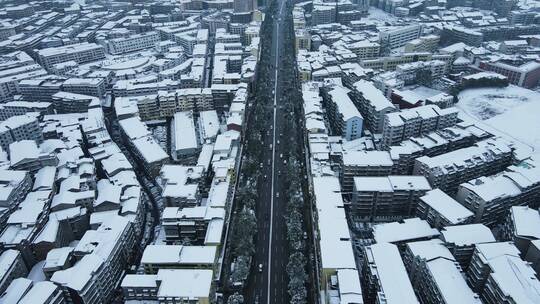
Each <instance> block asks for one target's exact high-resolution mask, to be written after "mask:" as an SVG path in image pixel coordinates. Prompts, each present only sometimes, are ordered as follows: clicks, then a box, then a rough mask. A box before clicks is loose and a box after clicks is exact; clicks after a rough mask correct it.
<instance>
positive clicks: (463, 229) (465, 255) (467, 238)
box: [440, 224, 495, 270]
mask: <svg viewBox="0 0 540 304" xmlns="http://www.w3.org/2000/svg"><path fill="white" fill-rule="evenodd" d="M440 238H441V240H443V242H444V245H445V246H446V247H447V248H448V250H450V252H451V253H452V255H453V256H454V258H455V259H456V261H457V262H458V263H459V265H460V266H461V268H462V269H465V270H466V269H467V268H468V267H469V263H470V260H471V257H472V255H473V252H474V248H475V247H476V246H477V245H478V244H483V243H491V242H495V237H494V236H493V233H492V232H491V230H489V228H488V227H486V226H484V225H482V224H466V225H456V226H448V227H444V228H443V229H442V230H441V237H440Z"/></svg>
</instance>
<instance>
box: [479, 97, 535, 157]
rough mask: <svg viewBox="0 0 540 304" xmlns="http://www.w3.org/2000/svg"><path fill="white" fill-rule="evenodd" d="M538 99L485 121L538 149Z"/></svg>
mask: <svg viewBox="0 0 540 304" xmlns="http://www.w3.org/2000/svg"><path fill="white" fill-rule="evenodd" d="M539 114H540V99H537V100H536V101H533V102H530V103H527V104H524V105H522V106H519V107H516V108H514V109H511V110H509V111H507V112H506V113H504V114H501V115H498V116H495V117H492V118H490V119H488V120H486V121H485V122H486V123H487V124H489V125H490V126H492V127H494V128H496V129H498V130H504V132H505V133H507V134H508V135H510V136H512V137H514V138H516V139H518V140H520V141H522V142H524V143H527V144H529V145H531V146H533V147H535V150H540V118H539Z"/></svg>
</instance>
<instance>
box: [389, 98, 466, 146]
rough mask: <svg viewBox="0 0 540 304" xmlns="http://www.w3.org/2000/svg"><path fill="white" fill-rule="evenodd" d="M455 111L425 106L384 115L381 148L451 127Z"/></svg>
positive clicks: (453, 123) (456, 112)
mask: <svg viewBox="0 0 540 304" xmlns="http://www.w3.org/2000/svg"><path fill="white" fill-rule="evenodd" d="M457 114H458V111H457V110H456V109H441V108H439V107H438V106H436V105H425V106H421V107H417V108H413V109H407V110H402V111H399V112H392V113H387V114H385V115H384V122H383V130H382V139H381V148H382V149H388V147H390V146H394V145H397V144H399V143H400V142H402V141H404V140H406V139H409V138H411V137H414V136H420V135H425V134H427V133H429V132H433V131H436V130H441V129H444V128H448V127H451V126H453V125H455V124H456V122H457Z"/></svg>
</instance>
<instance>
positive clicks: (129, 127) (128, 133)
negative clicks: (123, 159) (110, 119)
mask: <svg viewBox="0 0 540 304" xmlns="http://www.w3.org/2000/svg"><path fill="white" fill-rule="evenodd" d="M119 124H120V128H121V131H122V134H123V135H124V140H125V141H126V142H127V144H128V145H130V146H131V147H132V148H133V151H134V152H135V156H136V157H137V158H138V159H139V161H141V163H142V164H143V168H144V170H145V171H146V172H147V173H148V174H149V175H151V176H157V175H159V172H160V170H161V167H162V166H163V165H164V164H166V163H167V162H168V161H169V155H168V154H167V153H166V152H165V151H163V149H162V148H161V147H160V145H159V144H158V143H157V141H156V140H155V139H154V137H153V136H152V134H151V132H150V131H149V130H148V128H147V127H146V124H145V123H143V122H142V121H141V120H140V118H139V117H131V118H127V119H123V120H120V121H119Z"/></svg>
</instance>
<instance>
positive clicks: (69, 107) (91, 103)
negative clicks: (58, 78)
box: [52, 92, 101, 114]
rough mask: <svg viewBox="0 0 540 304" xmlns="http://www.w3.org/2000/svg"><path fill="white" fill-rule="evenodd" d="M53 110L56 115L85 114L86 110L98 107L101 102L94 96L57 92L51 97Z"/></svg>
mask: <svg viewBox="0 0 540 304" xmlns="http://www.w3.org/2000/svg"><path fill="white" fill-rule="evenodd" d="M52 102H53V105H54V109H55V110H56V112H57V113H60V114H64V113H86V112H88V109H90V108H93V107H99V106H100V104H101V102H100V100H99V98H97V97H95V96H89V95H82V94H75V93H69V92H58V93H56V94H54V95H53V96H52Z"/></svg>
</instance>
